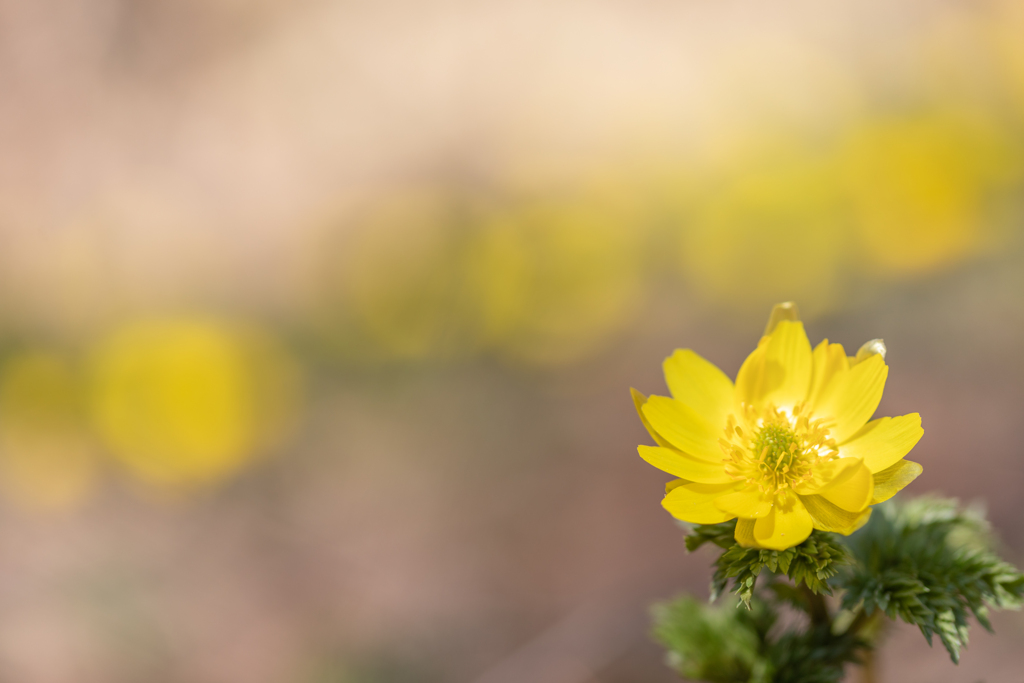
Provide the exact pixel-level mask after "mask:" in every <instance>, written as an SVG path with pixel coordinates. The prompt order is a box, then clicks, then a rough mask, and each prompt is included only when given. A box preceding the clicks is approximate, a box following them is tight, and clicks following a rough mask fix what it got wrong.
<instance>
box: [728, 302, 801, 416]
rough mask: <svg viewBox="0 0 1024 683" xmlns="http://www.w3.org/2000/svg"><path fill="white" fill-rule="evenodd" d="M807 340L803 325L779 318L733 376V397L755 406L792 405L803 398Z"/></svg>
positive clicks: (786, 406)
mask: <svg viewBox="0 0 1024 683" xmlns="http://www.w3.org/2000/svg"><path fill="white" fill-rule="evenodd" d="M811 367H812V360H811V343H810V342H809V341H808V340H807V333H805V332H804V325H803V323H801V322H799V321H790V320H783V321H781V322H780V323H779V324H778V325H777V326H776V327H775V331H774V332H772V333H771V335H769V336H768V337H762V339H761V342H760V343H758V346H757V349H755V350H754V352H753V353H752V354H750V356H748V357H747V360H746V361H745V362H744V363H743V366H742V367H741V368H740V372H739V374H738V375H737V376H736V396H737V399H738V400H740V401H742V402H744V403H748V404H750V405H752V406H754V407H756V408H761V407H763V406H764V405H766V404H767V403H769V402H770V403H774V404H775V405H776V406H777V407H779V408H792V407H793V406H795V405H796V404H797V403H800V402H801V401H803V400H805V399H806V398H807V391H808V389H809V388H810V382H811Z"/></svg>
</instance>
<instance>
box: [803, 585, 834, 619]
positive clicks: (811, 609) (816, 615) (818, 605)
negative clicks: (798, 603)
mask: <svg viewBox="0 0 1024 683" xmlns="http://www.w3.org/2000/svg"><path fill="white" fill-rule="evenodd" d="M800 590H801V591H803V594H804V599H805V600H806V601H807V613H808V615H810V617H811V623H812V624H814V625H815V626H823V625H825V624H831V623H832V615H831V614H829V612H828V605H827V604H825V596H823V595H820V594H818V593H815V592H814V591H812V590H811V589H810V588H808V587H807V585H806V584H804V585H801V586H800Z"/></svg>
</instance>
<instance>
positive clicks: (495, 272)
mask: <svg viewBox="0 0 1024 683" xmlns="http://www.w3.org/2000/svg"><path fill="white" fill-rule="evenodd" d="M633 218H635V216H634V215H633V214H632V213H630V212H629V211H628V209H627V208H626V207H625V206H624V205H623V204H621V203H617V202H614V201H609V200H608V197H606V196H605V197H601V196H591V195H590V194H587V193H584V194H583V196H579V197H577V196H573V197H562V198H558V199H549V200H534V201H528V202H523V203H521V204H518V205H514V206H512V207H510V208H509V209H508V210H505V211H498V212H494V213H493V214H492V215H491V216H490V217H489V219H487V220H486V221H485V222H484V224H483V225H482V226H481V228H480V230H479V231H478V232H477V233H476V234H475V236H474V238H473V240H472V242H471V244H470V248H469V251H468V253H467V261H468V264H469V268H468V278H467V280H468V282H467V284H468V290H469V292H470V294H471V295H472V296H473V297H474V301H475V302H476V315H477V317H478V318H479V320H480V324H481V327H482V337H483V339H485V340H486V342H487V343H488V345H489V346H491V347H492V348H496V349H498V350H499V352H500V353H501V354H502V355H504V356H506V357H508V358H510V359H513V360H516V361H522V362H527V363H535V364H552V363H564V362H571V361H574V360H579V359H580V358H583V357H585V356H587V355H588V354H591V353H593V352H595V351H596V350H597V349H599V348H600V347H601V345H602V344H603V343H605V342H607V340H608V339H609V338H610V337H611V336H612V335H613V334H614V333H615V332H617V331H620V330H622V329H623V328H624V327H625V326H626V325H627V324H628V323H629V321H630V320H632V319H633V316H634V315H635V314H636V311H637V308H638V304H639V301H640V299H641V297H642V295H643V291H644V283H645V271H644V267H643V266H644V264H643V261H642V259H643V256H644V253H643V248H644V246H645V235H644V232H643V230H642V227H643V226H642V225H639V224H638V223H637V222H636V221H635V220H632V219H633Z"/></svg>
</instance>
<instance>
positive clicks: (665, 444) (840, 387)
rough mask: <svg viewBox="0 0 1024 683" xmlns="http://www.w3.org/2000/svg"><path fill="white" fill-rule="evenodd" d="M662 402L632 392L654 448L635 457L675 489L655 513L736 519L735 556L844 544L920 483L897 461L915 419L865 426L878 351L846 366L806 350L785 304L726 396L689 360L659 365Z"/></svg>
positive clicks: (832, 347) (914, 432) (830, 350)
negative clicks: (828, 534)
mask: <svg viewBox="0 0 1024 683" xmlns="http://www.w3.org/2000/svg"><path fill="white" fill-rule="evenodd" d="M664 370H665V379H666V382H667V383H668V387H669V391H670V392H671V393H672V398H668V397H664V396H651V397H650V398H648V397H645V396H644V395H643V394H641V393H640V392H638V391H636V390H635V389H634V390H633V399H634V402H635V404H636V408H637V412H638V413H639V414H640V419H641V420H642V421H643V423H644V426H645V427H647V430H648V431H649V432H650V434H651V436H652V437H653V438H654V440H655V441H656V442H657V443H658V447H651V446H640V447H639V452H640V457H642V458H643V459H644V460H646V461H647V462H648V463H650V464H652V465H654V466H655V467H657V468H659V469H661V470H664V471H666V472H668V473H670V474H673V475H675V476H677V477H680V478H679V479H676V480H675V481H672V482H670V483H669V484H668V485H667V487H666V489H667V495H666V496H665V499H664V501H663V503H662V504H663V505H664V507H665V509H667V510H668V511H669V512H671V513H672V515H673V516H674V517H676V518H678V519H681V520H683V521H686V522H692V523H695V524H716V523H719V522H725V521H728V520H730V519H734V518H738V522H737V524H736V540H737V541H738V542H739V543H740V544H741V545H744V546H748V547H756V548H769V549H774V550H783V549H785V548H789V547H792V546H794V545H797V544H799V543H801V542H802V541H803V540H805V539H806V538H807V537H808V536H809V535H810V533H811V531H812V530H813V529H821V530H823V531H835V532H839V533H842V534H850V533H852V532H854V531H856V530H857V529H859V528H860V527H861V526H863V524H864V523H865V522H866V521H867V519H868V517H869V516H870V514H871V508H870V506H871V505H874V504H875V503H880V502H882V501H884V500H888V499H889V498H891V497H892V496H893V495H895V494H896V492H897V491H899V490H900V489H902V488H903V487H904V486H906V485H907V484H909V483H910V482H911V481H913V480H914V479H915V478H916V477H917V476H918V475H919V474H920V473H921V471H922V468H921V466H920V465H919V464H917V463H915V462H910V461H908V460H904V459H903V456H905V455H906V454H907V453H909V452H910V449H911V448H913V447H914V445H915V444H916V443H917V442H918V440H919V439H920V438H921V435H922V434H923V433H924V432H923V431H922V429H921V417H920V415H918V414H917V413H912V414H910V415H904V416H902V417H895V418H889V417H883V418H879V419H876V420H871V421H870V422H869V421H868V420H869V419H870V418H871V416H872V414H873V413H874V412H875V409H876V408H877V407H878V402H879V401H880V400H881V398H882V390H883V388H884V386H885V378H886V375H887V374H888V367H887V366H886V364H885V345H884V344H883V343H882V341H881V340H880V339H874V340H871V341H870V342H868V343H866V344H864V346H862V347H861V349H860V350H859V351H858V352H857V354H856V355H855V356H852V357H850V356H847V355H846V352H845V351H844V350H843V347H842V345H840V344H830V343H828V340H827V339H826V340H824V341H822V342H821V343H820V344H819V345H818V346H817V347H816V348H814V349H813V350H812V349H811V344H810V342H809V341H808V339H807V334H806V333H805V332H804V327H803V323H801V322H800V320H799V316H798V315H797V312H796V307H795V306H794V305H793V304H780V305H778V306H776V307H775V310H774V311H773V312H772V317H771V319H770V320H769V322H768V327H767V329H766V330H765V335H764V336H763V337H762V338H761V341H760V342H759V343H758V345H757V348H756V349H755V350H754V352H753V353H751V354H750V356H748V357H747V359H746V361H744V363H743V366H742V367H741V368H740V371H739V374H738V375H737V377H736V382H735V384H734V383H733V382H732V381H730V380H729V378H728V377H726V375H725V374H724V373H723V372H722V371H721V370H719V369H718V368H717V367H715V366H714V365H712V364H711V363H709V362H708V361H706V360H704V359H703V358H701V357H700V356H698V355H697V354H696V353H694V352H693V351H691V350H689V349H680V350H678V351H676V352H675V353H674V354H672V356H670V357H669V358H668V359H666V360H665V364H664Z"/></svg>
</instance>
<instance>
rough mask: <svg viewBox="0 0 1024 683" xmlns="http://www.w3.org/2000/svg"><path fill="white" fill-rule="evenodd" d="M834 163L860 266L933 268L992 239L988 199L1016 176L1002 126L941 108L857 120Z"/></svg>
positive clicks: (891, 270) (994, 227) (901, 270)
mask: <svg viewBox="0 0 1024 683" xmlns="http://www.w3.org/2000/svg"><path fill="white" fill-rule="evenodd" d="M842 164H843V167H844V170H845V173H846V175H847V180H848V183H849V188H850V192H851V196H852V200H853V206H854V209H855V216H854V222H855V225H856V226H857V228H858V234H859V238H860V243H861V247H862V250H863V253H864V256H865V257H866V265H867V266H868V268H869V269H870V270H873V271H876V272H881V273H883V274H889V275H899V274H911V275H912V274H917V273H924V272H929V271H933V270H935V269H937V268H941V267H945V266H949V265H952V264H955V263H958V262H960V261H962V260H964V259H965V258H968V257H970V256H973V255H975V254H976V253H978V252H979V251H981V250H982V249H983V248H985V247H989V246H992V244H993V243H994V242H995V241H996V238H997V237H998V234H999V233H998V228H999V223H998V217H999V215H998V212H997V211H995V210H994V206H995V205H996V202H997V201H998V200H999V198H1000V194H1001V193H1005V192H1006V190H1007V188H1008V187H1010V183H1012V182H1014V180H1015V179H1017V180H1019V177H1020V168H1019V165H1018V164H1017V163H1016V162H1014V161H1013V153H1012V151H1011V146H1010V140H1009V138H1008V137H1007V133H1006V132H1005V131H1004V130H1002V129H1001V128H999V127H998V126H997V125H995V124H994V123H993V122H992V121H990V120H987V119H985V118H983V117H979V116H971V115H968V114H966V113H960V112H952V111H946V110H933V111H928V112H926V113H923V114H918V115H914V116H905V117H883V118H874V119H867V120H865V121H863V122H862V123H861V124H860V125H858V126H856V127H854V128H853V129H852V130H851V131H850V133H849V135H848V137H847V139H846V141H845V146H844V148H843V150H842Z"/></svg>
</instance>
